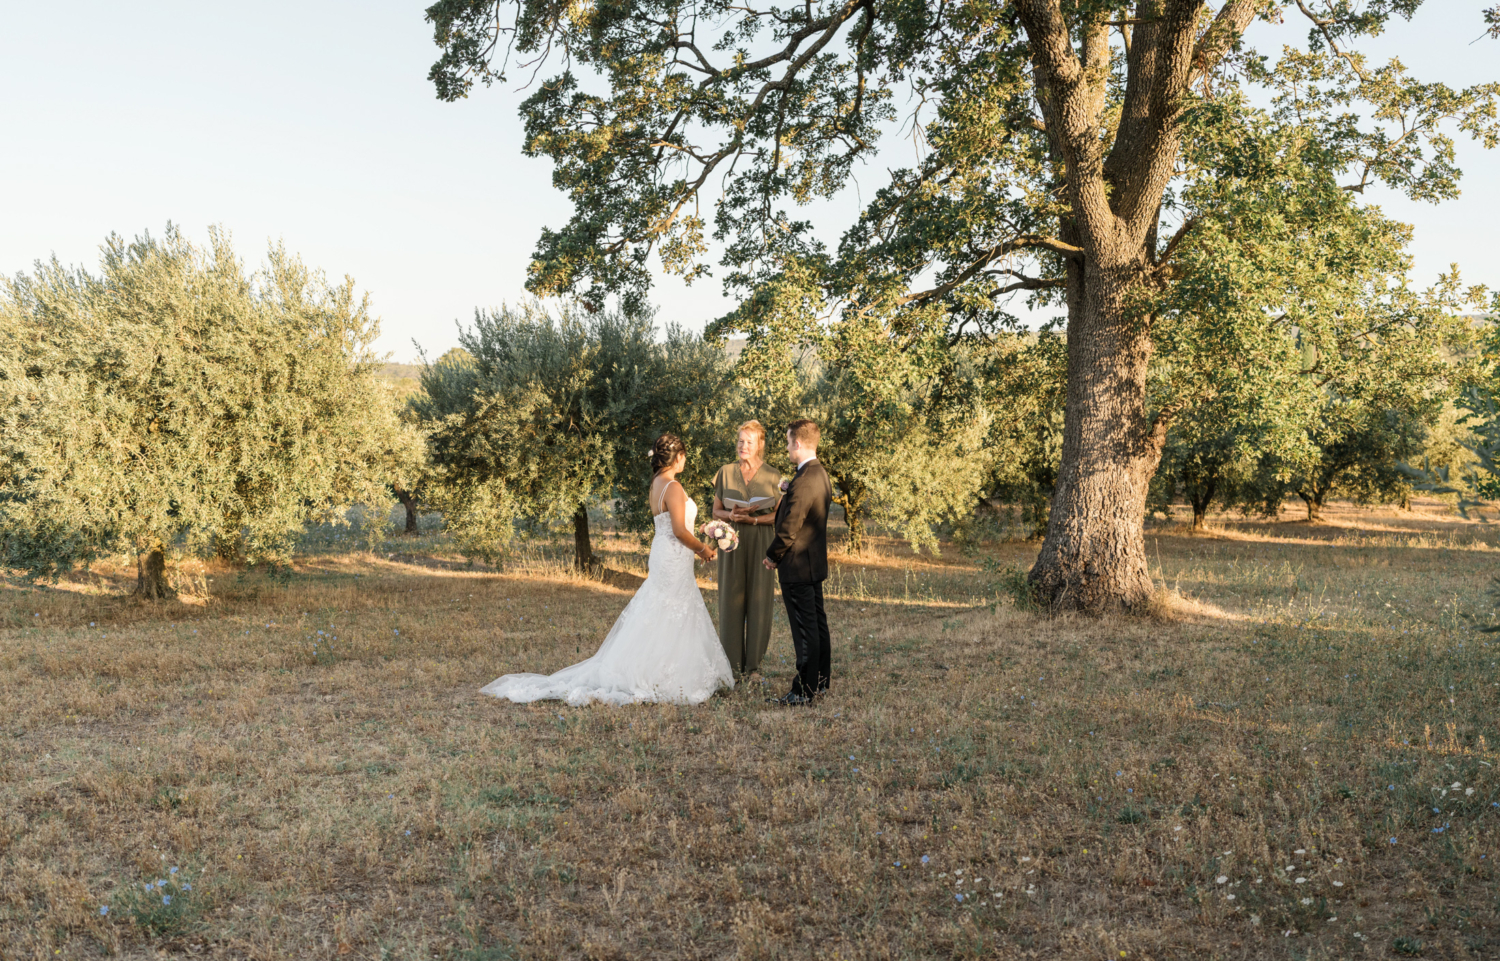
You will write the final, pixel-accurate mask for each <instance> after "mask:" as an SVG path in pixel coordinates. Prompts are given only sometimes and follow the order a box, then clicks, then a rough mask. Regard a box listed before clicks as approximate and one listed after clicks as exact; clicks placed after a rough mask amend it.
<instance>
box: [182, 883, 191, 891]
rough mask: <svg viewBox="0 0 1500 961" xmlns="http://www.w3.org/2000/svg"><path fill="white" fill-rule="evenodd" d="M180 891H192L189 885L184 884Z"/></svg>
mask: <svg viewBox="0 0 1500 961" xmlns="http://www.w3.org/2000/svg"><path fill="white" fill-rule="evenodd" d="M182 890H184V891H191V890H193V886H192V885H191V884H184V885H183V886H182Z"/></svg>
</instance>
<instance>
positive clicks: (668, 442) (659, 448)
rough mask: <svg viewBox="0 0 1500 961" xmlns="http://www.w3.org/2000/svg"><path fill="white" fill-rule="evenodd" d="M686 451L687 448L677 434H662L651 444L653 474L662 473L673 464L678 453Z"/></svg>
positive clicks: (653, 475)
mask: <svg viewBox="0 0 1500 961" xmlns="http://www.w3.org/2000/svg"><path fill="white" fill-rule="evenodd" d="M686 452H687V448H686V447H683V446H682V441H681V440H679V439H678V437H677V435H676V434H662V435H661V436H660V437H658V438H656V443H654V444H652V445H651V476H652V477H655V476H656V475H657V474H660V473H661V472H662V471H663V470H665V469H666V468H667V467H669V466H671V464H672V462H673V461H675V460H676V459H677V455H678V454H683V453H686Z"/></svg>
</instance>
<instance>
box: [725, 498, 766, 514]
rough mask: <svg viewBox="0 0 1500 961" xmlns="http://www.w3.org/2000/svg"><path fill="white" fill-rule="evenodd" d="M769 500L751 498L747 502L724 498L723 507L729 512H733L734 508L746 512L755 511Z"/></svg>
mask: <svg viewBox="0 0 1500 961" xmlns="http://www.w3.org/2000/svg"><path fill="white" fill-rule="evenodd" d="M771 500H772V498H769V497H752V498H750V499H749V500H747V501H742V500H735V499H734V498H733V497H726V498H724V506H725V507H727V508H729V509H730V510H734V509H735V508H736V507H743V508H745V509H746V510H751V511H757V510H760V509H761V508H762V507H765V506H766V505H767V504H769V503H770V502H771Z"/></svg>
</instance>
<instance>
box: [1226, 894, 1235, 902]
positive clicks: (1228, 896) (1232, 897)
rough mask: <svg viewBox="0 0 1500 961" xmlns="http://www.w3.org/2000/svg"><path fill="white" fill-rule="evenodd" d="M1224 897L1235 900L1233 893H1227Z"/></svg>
mask: <svg viewBox="0 0 1500 961" xmlns="http://www.w3.org/2000/svg"><path fill="white" fill-rule="evenodd" d="M1224 898H1225V900H1228V901H1233V900H1234V895H1232V894H1226V895H1224Z"/></svg>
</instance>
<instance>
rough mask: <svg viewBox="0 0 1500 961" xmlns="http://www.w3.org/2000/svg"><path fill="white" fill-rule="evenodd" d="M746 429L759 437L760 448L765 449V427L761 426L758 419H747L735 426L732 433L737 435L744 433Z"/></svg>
mask: <svg viewBox="0 0 1500 961" xmlns="http://www.w3.org/2000/svg"><path fill="white" fill-rule="evenodd" d="M746 431H748V432H750V433H752V434H755V435H757V436H758V437H759V438H760V449H761V450H762V451H764V450H765V449H766V429H765V428H764V427H762V426H761V424H760V421H758V420H747V421H745V422H744V423H743V424H741V425H740V426H739V427H737V428H735V431H734V433H735V436H736V437H738V436H739V435H740V434H742V433H745V432H746Z"/></svg>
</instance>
